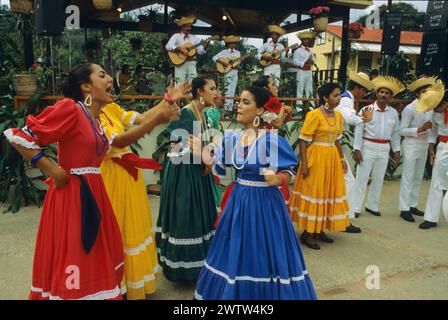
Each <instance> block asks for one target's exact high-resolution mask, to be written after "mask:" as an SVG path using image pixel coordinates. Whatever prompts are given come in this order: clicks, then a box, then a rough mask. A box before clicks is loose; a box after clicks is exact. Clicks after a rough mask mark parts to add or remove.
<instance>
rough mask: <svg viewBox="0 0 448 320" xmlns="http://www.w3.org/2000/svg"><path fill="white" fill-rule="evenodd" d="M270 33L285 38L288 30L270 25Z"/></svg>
mask: <svg viewBox="0 0 448 320" xmlns="http://www.w3.org/2000/svg"><path fill="white" fill-rule="evenodd" d="M268 30H269V33H274V32H275V33H278V34H279V35H280V36H284V35H285V34H286V30H285V29H283V28H282V27H280V26H278V25H276V24H270V25H268Z"/></svg>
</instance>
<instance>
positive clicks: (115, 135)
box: [109, 132, 118, 146]
mask: <svg viewBox="0 0 448 320" xmlns="http://www.w3.org/2000/svg"><path fill="white" fill-rule="evenodd" d="M117 136H118V133H116V132H115V133H113V134H112V135H111V137H110V139H109V145H110V146H111V145H112V142H114V140H115V138H116V137H117Z"/></svg>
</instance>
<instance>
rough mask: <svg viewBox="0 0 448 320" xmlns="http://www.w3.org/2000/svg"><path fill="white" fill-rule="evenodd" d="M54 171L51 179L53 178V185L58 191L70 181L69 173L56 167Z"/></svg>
mask: <svg viewBox="0 0 448 320" xmlns="http://www.w3.org/2000/svg"><path fill="white" fill-rule="evenodd" d="M53 170H54V171H53V172H52V174H51V177H52V178H53V184H54V186H55V187H56V189H59V188H61V187H63V186H65V185H66V184H67V183H68V181H69V175H68V174H67V172H66V171H65V170H64V169H62V168H61V167H59V166H56V167H55V168H54V169H53Z"/></svg>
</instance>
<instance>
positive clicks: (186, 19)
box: [174, 15, 197, 27]
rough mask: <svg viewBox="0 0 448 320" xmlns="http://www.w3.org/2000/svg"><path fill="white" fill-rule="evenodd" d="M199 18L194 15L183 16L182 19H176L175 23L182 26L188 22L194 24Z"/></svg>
mask: <svg viewBox="0 0 448 320" xmlns="http://www.w3.org/2000/svg"><path fill="white" fill-rule="evenodd" d="M196 20H197V18H196V17H195V16H194V15H189V16H186V17H181V18H180V19H175V20H174V23H175V24H177V25H178V26H179V27H182V26H184V25H186V24H193V23H195V22H196Z"/></svg>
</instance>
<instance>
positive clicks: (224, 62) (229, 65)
mask: <svg viewBox="0 0 448 320" xmlns="http://www.w3.org/2000/svg"><path fill="white" fill-rule="evenodd" d="M257 54H258V51H257V50H255V51H252V52H250V53H248V54H245V55H243V56H241V57H239V58H237V57H231V58H220V59H219V60H218V61H216V70H218V72H219V73H227V72H229V71H230V70H232V69H236V68H237V67H238V65H239V64H240V63H241V61H243V60H244V59H246V58H248V57H251V56H256V55H257Z"/></svg>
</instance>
